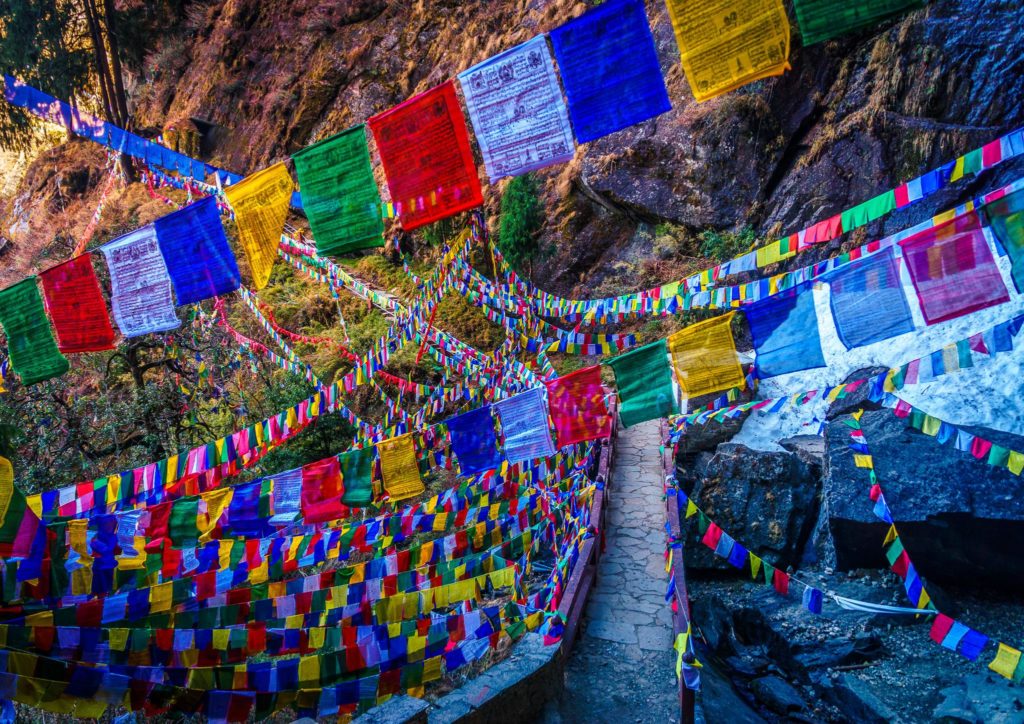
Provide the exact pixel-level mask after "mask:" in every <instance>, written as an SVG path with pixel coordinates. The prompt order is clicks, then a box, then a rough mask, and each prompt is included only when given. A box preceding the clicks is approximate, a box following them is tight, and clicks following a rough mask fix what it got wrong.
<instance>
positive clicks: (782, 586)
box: [772, 568, 789, 596]
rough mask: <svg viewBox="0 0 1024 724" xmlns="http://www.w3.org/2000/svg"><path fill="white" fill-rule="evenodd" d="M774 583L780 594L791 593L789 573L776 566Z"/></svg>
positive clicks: (773, 577) (773, 576)
mask: <svg viewBox="0 0 1024 724" xmlns="http://www.w3.org/2000/svg"><path fill="white" fill-rule="evenodd" d="M772 585H773V586H774V587H775V591H776V593H778V594H779V595H782V596H787V595H789V574H788V573H786V572H785V571H780V570H779V569H778V568H776V569H775V573H774V574H773V575H772Z"/></svg>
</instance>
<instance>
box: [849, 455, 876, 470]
mask: <svg viewBox="0 0 1024 724" xmlns="http://www.w3.org/2000/svg"><path fill="white" fill-rule="evenodd" d="M853 464H854V465H856V466H857V467H858V468H868V469H871V470H874V468H875V464H874V462H872V460H871V456H870V455H857V454H856V453H855V454H854V456H853Z"/></svg>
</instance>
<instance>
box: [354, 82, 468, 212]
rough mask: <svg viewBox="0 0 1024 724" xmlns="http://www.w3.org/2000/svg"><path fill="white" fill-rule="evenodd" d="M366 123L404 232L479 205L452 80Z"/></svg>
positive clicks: (464, 127) (463, 124) (460, 112)
mask: <svg viewBox="0 0 1024 724" xmlns="http://www.w3.org/2000/svg"><path fill="white" fill-rule="evenodd" d="M367 123H368V124H369V126H370V130H371V131H372V133H373V137H374V140H376V142H377V149H378V150H379V151H380V160H381V163H382V164H383V166H384V174H385V175H386V176H387V180H388V189H389V190H390V192H391V201H392V202H394V203H395V204H396V205H398V206H399V214H398V218H399V220H400V221H401V222H402V228H403V229H405V230H406V231H410V230H412V229H416V228H418V227H420V226H423V225H425V224H430V223H432V222H434V221H437V220H438V219H443V218H445V217H447V216H451V215H453V214H457V213H459V212H460V211H465V210H467V209H472V208H474V207H477V206H480V205H481V204H483V193H482V192H481V190H480V179H479V177H478V176H477V172H476V163H475V162H474V161H473V151H472V149H471V148H470V146H469V137H468V135H467V133H466V119H465V117H464V116H463V115H462V108H461V107H460V106H459V102H458V99H457V98H456V97H455V85H454V83H453V82H452V81H448V82H447V83H443V84H442V85H439V86H437V87H436V88H431V89H430V90H428V91H426V92H424V93H420V94H419V95H418V96H414V97H412V98H410V99H409V100H407V101H405V102H404V103H402V104H401V105H399V106H396V107H394V108H392V109H390V110H387V111H384V112H383V113H381V114H379V115H376V116H374V117H373V118H371V119H370V120H369V121H367Z"/></svg>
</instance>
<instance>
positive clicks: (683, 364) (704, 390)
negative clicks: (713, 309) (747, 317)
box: [668, 312, 744, 399]
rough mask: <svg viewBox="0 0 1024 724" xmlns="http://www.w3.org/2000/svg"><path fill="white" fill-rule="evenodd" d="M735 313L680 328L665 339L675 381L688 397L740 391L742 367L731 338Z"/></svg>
mask: <svg viewBox="0 0 1024 724" xmlns="http://www.w3.org/2000/svg"><path fill="white" fill-rule="evenodd" d="M735 316H736V315H735V312H732V313H729V314H724V315H722V316H719V317H713V318H711V319H707V320H705V321H703V322H699V323H697V324H692V325H690V326H689V327H686V328H685V329H681V330H679V331H678V332H676V333H675V334H673V335H672V336H670V337H669V338H668V350H669V352H670V353H671V355H672V367H673V369H674V370H675V373H676V381H677V382H678V383H679V387H680V388H681V389H682V390H683V392H684V393H685V394H686V396H687V397H688V398H691V399H692V398H694V397H701V396H702V395H707V394H709V393H711V392H718V391H719V390H728V389H732V388H733V387H739V388H742V387H743V384H744V377H743V368H742V367H741V366H740V358H739V355H738V354H737V353H736V342H735V341H734V340H733V336H732V321H733V318H734V317H735Z"/></svg>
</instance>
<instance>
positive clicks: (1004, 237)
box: [985, 191, 1024, 292]
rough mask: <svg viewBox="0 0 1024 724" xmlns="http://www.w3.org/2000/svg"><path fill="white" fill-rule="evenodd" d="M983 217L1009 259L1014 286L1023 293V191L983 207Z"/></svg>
mask: <svg viewBox="0 0 1024 724" xmlns="http://www.w3.org/2000/svg"><path fill="white" fill-rule="evenodd" d="M985 217H986V218H987V219H988V223H989V225H990V226H991V228H992V233H993V234H995V237H996V239H998V240H999V243H1000V244H1002V245H1003V249H1005V250H1006V254H1007V256H1009V257H1010V262H1011V264H1012V270H1011V274H1012V276H1013V283H1014V286H1016V287H1017V291H1018V292H1024V191H1017V192H1016V193H1012V194H1009V195H1007V196H1004V197H1003V198H1001V199H999V200H997V201H994V202H992V203H991V204H989V205H988V206H986V207H985Z"/></svg>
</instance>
